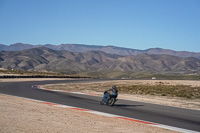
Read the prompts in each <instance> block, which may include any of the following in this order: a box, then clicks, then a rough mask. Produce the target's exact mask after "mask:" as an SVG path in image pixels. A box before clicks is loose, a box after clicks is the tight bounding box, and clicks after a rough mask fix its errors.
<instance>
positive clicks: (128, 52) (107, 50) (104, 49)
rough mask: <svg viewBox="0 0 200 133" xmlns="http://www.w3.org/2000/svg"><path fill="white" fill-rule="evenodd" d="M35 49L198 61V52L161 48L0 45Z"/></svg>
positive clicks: (10, 49) (3, 48) (15, 49)
mask: <svg viewBox="0 0 200 133" xmlns="http://www.w3.org/2000/svg"><path fill="white" fill-rule="evenodd" d="M37 47H46V48H50V49H53V50H68V51H71V52H81V53H85V52H88V51H102V52H105V53H108V54H117V55H123V56H124V55H138V54H149V55H151V54H159V55H160V54H166V55H173V56H178V57H182V58H186V57H195V58H197V59H200V52H199V53H195V52H189V51H174V50H170V49H162V48H151V49H147V50H138V49H130V48H122V47H115V46H96V45H81V44H61V45H52V44H46V45H31V44H23V43H16V44H12V45H10V46H7V45H3V44H0V51H22V50H26V49H32V48H37Z"/></svg>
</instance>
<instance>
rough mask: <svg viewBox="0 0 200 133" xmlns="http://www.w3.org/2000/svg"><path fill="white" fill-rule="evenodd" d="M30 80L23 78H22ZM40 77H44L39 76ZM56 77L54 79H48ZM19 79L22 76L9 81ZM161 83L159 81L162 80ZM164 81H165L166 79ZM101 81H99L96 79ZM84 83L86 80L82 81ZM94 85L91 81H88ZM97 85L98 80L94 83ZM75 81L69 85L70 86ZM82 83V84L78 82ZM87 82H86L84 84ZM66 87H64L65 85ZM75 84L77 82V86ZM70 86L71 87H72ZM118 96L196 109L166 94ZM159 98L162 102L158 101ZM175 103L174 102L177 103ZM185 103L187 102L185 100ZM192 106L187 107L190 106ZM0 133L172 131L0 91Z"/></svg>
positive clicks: (148, 132) (116, 82) (197, 107)
mask: <svg viewBox="0 0 200 133" xmlns="http://www.w3.org/2000/svg"><path fill="white" fill-rule="evenodd" d="M27 80H28V81H30V79H25V80H23V81H27ZM34 80H35V81H37V80H38V81H41V80H40V79H34ZM43 80H44V79H43ZM50 80H56V79H50ZM10 81H12V82H13V81H16V82H20V81H22V79H16V80H13V79H12V80H10ZM0 82H9V80H2V79H1V80H0ZM122 82H123V83H127V82H130V81H126V82H125V81H121V83H122ZM132 82H137V83H138V84H140V83H144V82H146V83H148V84H149V83H151V84H154V83H156V82H157V81H132ZM162 82H163V81H162ZM166 82H167V84H168V81H166ZM100 83H101V84H102V82H100ZM119 83H120V82H119V81H112V82H108V84H119ZM85 84H86V83H85ZM92 84H93V85H94V83H92ZM97 84H98V83H97ZM172 84H191V85H197V86H200V83H199V81H197V82H196V81H172ZM76 85H78V84H69V86H71V87H72V88H74V87H75V86H76ZM82 85H83V84H82ZM86 85H88V84H86ZM69 86H68V87H69ZM78 86H79V85H78ZM72 88H71V89H72ZM76 90H79V91H82V92H88V91H89V90H85V91H84V90H83V89H80V88H77V89H76ZM89 92H90V93H96V94H98V95H102V94H101V93H100V92H96V91H89ZM119 98H123V99H130V100H138V101H146V102H147V101H148V102H153V103H158V104H163V102H166V103H165V105H170V106H180V107H187V108H194V109H199V105H196V104H198V101H195V100H194V101H190V100H183V99H179V98H178V99H168V98H166V97H164V99H163V97H151V96H139V95H138V96H137V95H128V94H122V95H119ZM160 101H162V102H160ZM177 102H178V104H177ZM185 102H187V103H185ZM190 104H191V105H192V106H191V105H190ZM0 112H1V113H0V118H1V119H0V132H2V133H4V132H5V133H7V132H15V133H18V132H20V133H22V132H34V133H35V132H36V133H37V132H38V133H39V132H48V133H49V132H67V133H99V132H104V133H108V132H111V131H112V132H114V133H133V132H139V133H161V132H162V133H175V131H171V130H167V129H162V128H158V127H153V126H150V125H145V124H141V123H136V122H131V121H127V120H121V119H116V118H110V117H105V116H99V115H95V114H90V113H87V112H82V111H79V110H72V109H66V108H59V107H55V106H51V105H46V104H42V103H39V102H37V101H31V100H28V99H24V98H19V97H14V96H6V95H1V94H0Z"/></svg>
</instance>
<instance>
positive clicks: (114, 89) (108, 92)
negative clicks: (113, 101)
mask: <svg viewBox="0 0 200 133" xmlns="http://www.w3.org/2000/svg"><path fill="white" fill-rule="evenodd" d="M110 95H112V96H117V95H118V90H117V87H116V85H113V86H112V89H109V90H106V91H104V96H103V100H104V102H105V103H106V102H107V101H108V99H109V98H110Z"/></svg>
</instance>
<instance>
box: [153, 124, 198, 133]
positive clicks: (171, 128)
mask: <svg viewBox="0 0 200 133" xmlns="http://www.w3.org/2000/svg"><path fill="white" fill-rule="evenodd" d="M152 126H155V127H160V128H164V129H169V130H173V131H177V132H182V133H200V132H197V131H192V130H188V129H183V128H178V127H172V126H168V125H162V124H159V125H152Z"/></svg>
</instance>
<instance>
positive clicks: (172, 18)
mask: <svg viewBox="0 0 200 133" xmlns="http://www.w3.org/2000/svg"><path fill="white" fill-rule="evenodd" d="M17 42H22V43H28V44H34V45H36V44H56V45H59V44H68V43H70V44H71V43H73V44H88V45H103V46H106V45H114V46H119V47H126V48H133V49H142V50H144V49H148V48H155V47H160V48H166V49H173V50H178V51H194V52H200V0H0V44H6V45H10V44H14V43H17Z"/></svg>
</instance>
